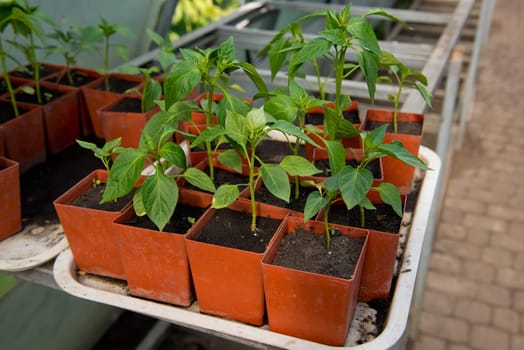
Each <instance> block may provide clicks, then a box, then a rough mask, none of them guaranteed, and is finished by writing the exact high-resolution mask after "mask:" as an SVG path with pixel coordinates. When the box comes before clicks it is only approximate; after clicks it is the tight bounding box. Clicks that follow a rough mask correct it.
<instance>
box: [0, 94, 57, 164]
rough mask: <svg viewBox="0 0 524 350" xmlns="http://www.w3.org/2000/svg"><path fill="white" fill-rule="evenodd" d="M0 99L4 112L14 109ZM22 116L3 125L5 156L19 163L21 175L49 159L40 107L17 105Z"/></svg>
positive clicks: (0, 105)
mask: <svg viewBox="0 0 524 350" xmlns="http://www.w3.org/2000/svg"><path fill="white" fill-rule="evenodd" d="M8 98H9V97H7V100H6V99H5V96H4V97H2V99H0V108H2V110H7V109H12V106H11V102H10V101H9V100H8ZM17 105H18V109H19V112H20V115H19V116H18V117H15V118H12V119H10V120H8V121H6V122H4V123H2V124H0V129H3V135H4V154H5V156H6V157H7V158H9V159H12V160H15V161H17V162H18V163H19V166H20V173H22V174H23V173H25V172H26V171H28V170H29V169H30V168H32V167H33V166H35V165H37V164H40V163H43V162H45V161H46V159H47V154H46V147H45V131H44V119H43V116H42V108H41V107H40V106H36V105H32V104H26V103H17Z"/></svg>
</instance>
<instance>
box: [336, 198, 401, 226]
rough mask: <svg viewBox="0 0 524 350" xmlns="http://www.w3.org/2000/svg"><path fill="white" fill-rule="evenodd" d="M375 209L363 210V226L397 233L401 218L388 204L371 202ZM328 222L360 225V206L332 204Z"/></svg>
mask: <svg viewBox="0 0 524 350" xmlns="http://www.w3.org/2000/svg"><path fill="white" fill-rule="evenodd" d="M373 205H374V206H375V208H377V209H376V210H364V212H365V214H364V215H365V228H366V229H373V230H377V231H383V232H391V233H397V232H398V231H399V230H400V224H401V221H402V218H401V217H400V216H398V215H397V214H396V213H395V212H394V211H393V209H392V208H391V206H390V205H387V204H382V203H381V204H373ZM329 222H331V223H334V224H340V225H346V226H353V227H359V228H360V227H361V225H360V223H361V221H360V208H359V207H358V206H356V207H354V208H353V209H351V210H347V209H346V206H345V205H333V206H331V210H330V212H329Z"/></svg>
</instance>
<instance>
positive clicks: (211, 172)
mask: <svg viewBox="0 0 524 350" xmlns="http://www.w3.org/2000/svg"><path fill="white" fill-rule="evenodd" d="M214 92H215V89H214V87H213V85H211V84H210V86H209V91H208V96H207V106H206V110H205V115H206V128H210V127H211V121H212V119H211V118H212V107H213V106H212V105H213V94H214ZM205 145H206V151H207V161H208V164H209V177H210V178H211V181H214V180H215V168H214V166H213V149H212V147H211V141H206V142H205Z"/></svg>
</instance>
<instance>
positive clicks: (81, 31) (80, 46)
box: [48, 23, 99, 85]
mask: <svg viewBox="0 0 524 350" xmlns="http://www.w3.org/2000/svg"><path fill="white" fill-rule="evenodd" d="M49 37H50V38H51V39H54V40H55V41H56V43H57V44H56V45H50V46H49V48H48V49H49V52H50V53H51V54H58V55H61V56H62V58H63V60H64V66H65V68H66V69H65V74H66V77H67V81H68V83H69V84H70V85H73V73H72V72H71V68H72V67H73V66H74V65H76V60H77V57H78V55H80V54H81V53H84V52H92V51H94V50H95V49H96V45H97V43H98V41H99V38H98V35H97V33H96V27H94V26H87V27H82V26H79V25H77V24H74V23H67V24H62V25H60V24H58V23H56V24H55V25H54V29H53V32H52V33H51V34H50V35H49Z"/></svg>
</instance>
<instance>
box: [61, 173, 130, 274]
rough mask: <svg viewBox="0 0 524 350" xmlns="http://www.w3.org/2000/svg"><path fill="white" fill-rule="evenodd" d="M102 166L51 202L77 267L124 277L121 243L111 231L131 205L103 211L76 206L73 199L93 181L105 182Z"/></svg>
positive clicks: (94, 272) (87, 270) (105, 176)
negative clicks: (114, 222) (114, 223)
mask: <svg viewBox="0 0 524 350" xmlns="http://www.w3.org/2000/svg"><path fill="white" fill-rule="evenodd" d="M107 176H108V173H107V171H105V170H94V171H93V172H91V173H90V174H89V175H87V176H86V177H84V178H83V179H82V180H80V181H79V182H78V183H76V184H75V185H74V186H73V187H71V188H70V189H69V190H68V191H67V192H65V193H64V194H62V195H61V196H60V197H59V198H57V199H56V200H55V201H54V202H53V204H54V206H55V210H56V212H57V214H58V219H59V220H60V223H61V224H62V227H63V229H64V233H65V235H66V238H67V241H68V242H69V247H70V248H71V252H72V253H73V257H74V259H75V262H76V265H77V267H78V268H79V269H81V270H84V271H86V272H89V273H93V274H96V275H101V276H106V277H113V278H118V279H125V271H124V265H123V263H122V259H121V257H120V246H119V243H118V240H117V239H116V236H115V234H114V233H113V227H112V225H113V221H114V220H115V219H116V218H117V217H118V216H119V215H120V213H121V212H122V211H123V210H125V208H126V207H127V206H129V205H131V202H129V203H128V204H126V205H124V206H123V207H122V209H121V210H120V211H104V210H98V209H91V208H84V207H79V206H75V205H73V204H72V203H73V202H74V200H75V199H76V198H78V197H79V196H80V195H81V194H82V193H84V192H85V191H87V190H88V189H89V188H90V187H92V186H93V181H95V180H99V181H101V182H107Z"/></svg>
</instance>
